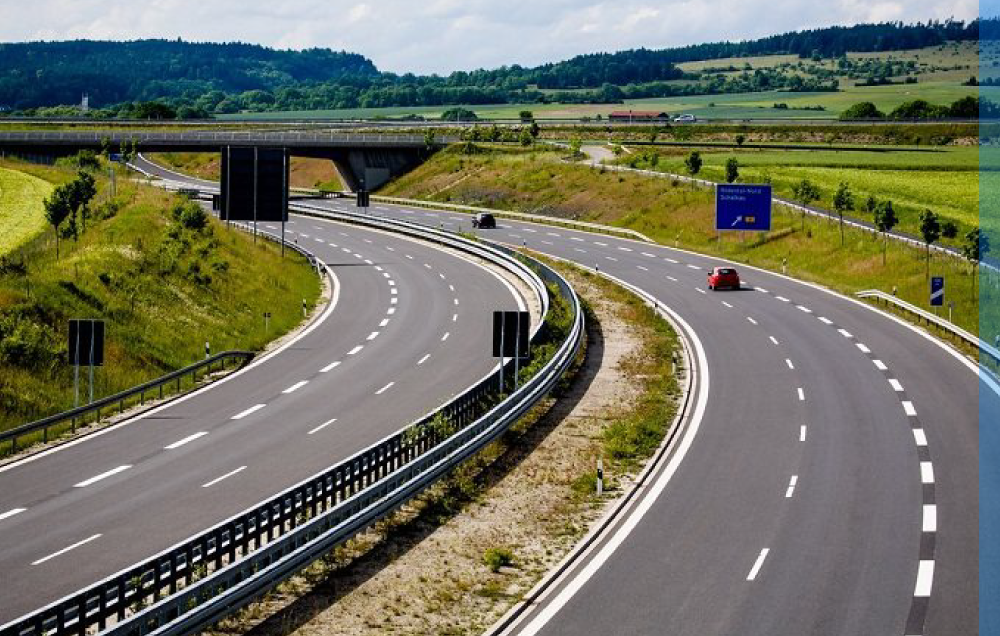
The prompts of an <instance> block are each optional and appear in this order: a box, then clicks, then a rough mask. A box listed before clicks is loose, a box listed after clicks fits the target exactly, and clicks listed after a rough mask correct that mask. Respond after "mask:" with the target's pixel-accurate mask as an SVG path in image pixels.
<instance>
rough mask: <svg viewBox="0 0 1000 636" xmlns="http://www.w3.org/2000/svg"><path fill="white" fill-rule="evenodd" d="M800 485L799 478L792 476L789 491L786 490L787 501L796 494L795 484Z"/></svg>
mask: <svg viewBox="0 0 1000 636" xmlns="http://www.w3.org/2000/svg"><path fill="white" fill-rule="evenodd" d="M797 483H799V476H798V475H792V478H791V479H789V480H788V489H787V490H785V499H791V498H792V495H794V494H795V484H797Z"/></svg>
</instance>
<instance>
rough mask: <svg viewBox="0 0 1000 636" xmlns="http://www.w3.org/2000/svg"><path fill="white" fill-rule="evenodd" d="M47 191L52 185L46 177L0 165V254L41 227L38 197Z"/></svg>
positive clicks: (50, 189) (43, 195) (42, 221)
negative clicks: (34, 175) (8, 168)
mask: <svg viewBox="0 0 1000 636" xmlns="http://www.w3.org/2000/svg"><path fill="white" fill-rule="evenodd" d="M51 191H52V185H51V184H50V183H48V182H47V181H44V180H42V179H39V178H37V177H32V176H31V175H28V174H25V173H23V172H15V171H13V170H6V169H0V256H2V255H4V254H8V253H10V252H12V251H13V250H14V249H16V248H18V247H20V246H21V245H23V244H24V243H26V242H27V241H28V240H30V239H31V238H32V237H33V236H36V235H38V234H40V233H41V232H42V231H43V230H44V229H45V210H44V209H43V208H42V201H43V200H44V199H45V197H47V196H48V195H49V193H50V192H51Z"/></svg>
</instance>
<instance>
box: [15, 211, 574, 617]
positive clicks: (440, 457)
mask: <svg viewBox="0 0 1000 636" xmlns="http://www.w3.org/2000/svg"><path fill="white" fill-rule="evenodd" d="M323 216H338V215H335V214H326V213H324V214H323ZM351 216H352V217H356V216H357V215H351ZM350 220H351V221H352V222H355V223H360V222H361V221H362V220H361V219H358V218H351V219H350ZM370 224H371V225H381V226H390V225H399V226H401V228H402V229H403V230H404V231H405V232H407V233H415V232H418V231H419V232H421V233H428V234H440V236H439V239H440V240H441V241H443V242H448V243H452V242H458V239H454V238H452V237H448V236H446V235H445V233H443V232H440V233H437V232H435V231H434V230H430V229H427V228H415V227H413V226H412V224H408V223H398V224H397V223H395V222H390V221H384V220H383V221H379V222H374V221H373V222H372V223H370ZM464 243H466V246H467V247H470V248H475V249H474V251H478V252H482V253H486V252H492V253H493V254H494V257H495V258H496V257H502V258H504V259H505V260H506V262H507V264H508V265H516V266H518V267H525V266H524V265H523V264H522V263H521V262H520V261H518V260H517V259H515V258H514V257H513V255H512V252H510V251H509V250H505V249H502V248H499V247H490V246H485V245H478V244H475V243H471V242H464ZM534 267H535V268H537V269H538V277H541V278H544V279H545V280H546V281H547V282H548V283H550V284H552V285H554V286H555V287H556V288H557V289H558V292H559V294H560V296H562V297H563V298H564V299H565V301H566V302H567V303H568V304H569V305H570V307H571V309H572V314H573V322H572V326H571V328H570V332H569V335H568V336H567V337H566V339H565V340H564V341H563V342H562V343H560V346H559V348H558V350H557V351H556V353H555V354H554V356H553V357H552V358H551V359H550V360H549V361H548V362H547V363H546V365H545V366H544V367H543V368H542V369H541V370H539V371H538V372H537V373H536V374H535V375H534V376H533V377H532V378H530V379H529V380H528V381H527V382H525V383H524V384H523V385H522V386H521V387H520V388H516V389H515V388H514V387H513V386H511V383H512V381H513V379H512V375H513V373H512V368H511V367H512V366H513V364H514V363H513V361H508V362H507V363H506V364H505V365H502V366H501V367H500V368H499V369H498V370H497V371H495V372H494V373H492V374H490V375H488V376H486V377H485V378H483V379H482V380H481V381H480V382H479V383H477V384H476V385H475V386H473V387H471V388H470V389H469V390H467V391H465V392H464V393H462V394H461V395H459V396H456V397H455V398H454V399H452V400H451V401H449V402H448V403H447V404H445V405H444V406H443V407H442V408H441V409H439V410H438V411H437V412H435V413H431V414H428V415H426V416H424V417H423V418H421V419H419V420H418V421H416V422H414V423H412V424H411V425H409V426H408V427H406V428H405V429H403V430H402V431H400V432H398V433H395V434H393V435H390V436H389V437H387V438H385V439H383V440H381V441H379V442H377V443H375V444H373V445H371V446H370V447H368V448H367V449H364V450H362V451H360V452H358V453H355V454H354V455H352V456H351V457H349V458H347V459H345V460H343V461H341V462H339V463H338V464H336V465H335V466H332V467H331V468H329V469H327V470H325V471H323V472H321V473H319V474H317V475H314V476H313V477H311V478H309V479H306V480H304V481H302V482H300V483H299V484H297V485H296V486H293V487H291V488H288V489H286V490H285V491H283V492H282V493H280V494H278V495H276V496H274V497H272V498H270V499H269V500H268V501H266V502H263V503H261V504H259V505H257V506H254V507H253V508H251V509H248V510H246V511H244V512H242V513H240V514H237V515H235V516H233V517H231V518H229V519H227V520H226V521H223V522H222V523H219V524H216V525H215V526H213V527H212V528H210V529H208V530H206V531H204V532H202V533H200V534H199V535H198V536H196V537H193V538H191V539H189V540H186V541H183V542H181V543H179V544H177V545H175V546H173V547H172V548H169V549H167V550H164V551H163V552H161V553H159V554H157V555H155V556H153V557H151V558H149V559H147V560H145V561H144V562H142V563H140V564H136V565H135V566H132V567H130V568H127V569H125V570H123V571H121V572H118V573H116V574H114V575H112V576H110V577H107V578H105V579H104V580H102V581H100V582H98V583H96V584H94V585H91V586H89V587H88V588H86V589H84V590H80V591H78V592H76V593H74V594H71V595H69V596H66V597H64V598H62V599H60V600H58V601H56V602H54V603H52V604H50V605H48V606H46V607H44V608H42V609H40V610H38V611H35V612H33V613H31V614H29V615H27V616H24V617H22V618H19V619H17V620H15V621H12V622H10V623H7V624H6V625H3V626H0V635H2V636H64V635H68V634H77V635H83V634H86V633H87V632H88V631H90V632H93V631H94V630H95V629H96V630H98V631H105V630H107V633H109V634H129V635H144V634H157V635H168V634H170V635H174V634H176V635H179V634H187V633H190V632H192V631H194V630H197V629H199V628H201V627H204V626H206V625H209V624H211V623H213V622H215V621H217V620H219V619H221V618H223V617H225V616H227V615H229V614H231V613H232V612H234V611H236V610H237V609H239V608H241V607H243V606H245V605H246V604H248V603H249V602H251V601H253V600H254V599H256V598H259V597H260V596H262V595H263V594H264V593H266V592H267V591H268V590H270V589H271V588H273V587H274V586H275V585H277V584H278V583H280V582H281V581H283V580H285V579H287V578H288V577H290V576H292V575H293V574H294V573H295V572H297V571H298V570H299V569H301V568H302V567H303V566H305V565H306V564H308V563H309V562H311V561H312V560H314V559H315V558H317V557H319V556H320V555H322V554H324V553H325V552H327V551H329V550H330V549H331V548H333V547H335V546H337V545H340V544H341V543H343V542H345V541H346V540H348V539H350V538H351V537H353V536H355V535H356V534H357V533H359V532H361V531H363V530H365V529H367V528H368V527H370V526H371V525H372V524H373V523H375V522H376V521H377V520H379V519H382V518H383V517H385V516H386V515H388V514H390V513H391V512H392V511H394V510H396V509H398V508H399V507H400V506H402V505H403V504H405V503H406V502H407V501H409V500H410V499H412V498H413V497H414V496H416V495H417V494H419V493H420V492H421V491H422V490H424V489H425V488H427V487H428V486H429V485H431V484H433V483H434V482H435V481H436V480H437V479H438V478H440V477H441V476H442V475H444V474H446V473H447V472H448V471H450V470H451V469H452V468H454V467H455V466H457V465H459V464H460V463H461V462H463V461H465V460H466V459H468V458H470V457H471V456H473V455H474V454H475V453H476V452H478V451H479V450H480V449H482V448H483V447H484V446H485V445H486V444H488V443H489V442H491V441H493V440H495V439H496V438H497V437H498V436H499V435H501V434H502V433H503V432H504V431H506V430H507V429H508V428H509V427H510V426H511V425H512V424H513V423H514V422H516V421H517V419H518V418H519V417H520V416H521V415H523V414H524V413H525V412H527V410H528V409H530V408H531V407H532V406H534V405H535V404H536V403H537V402H538V401H539V400H540V399H541V398H542V397H543V396H544V395H545V394H546V393H548V391H549V390H550V389H551V388H552V387H553V386H554V385H555V383H556V382H557V381H558V380H559V378H560V377H561V376H562V374H563V372H564V371H565V370H566V369H568V368H569V366H570V364H572V361H573V359H574V358H575V356H576V353H577V351H578V350H579V347H580V344H581V341H582V336H583V312H582V310H581V307H580V304H579V299H578V298H577V296H576V293H575V292H574V291H573V289H572V287H570V285H569V284H568V283H567V282H566V281H565V280H564V279H563V278H562V277H561V276H559V274H558V273H556V272H555V271H554V270H551V269H549V268H547V267H546V266H545V265H543V264H541V263H537V262H534ZM546 305H547V303H546ZM546 319H547V312H546ZM544 320H545V319H543V324H544ZM545 331H546V330H545V329H544V328H540V329H538V330H536V331H535V333H534V335H533V336H532V341H533V342H536V343H537V341H538V340H539V339H540V338H542V337H544V334H545ZM505 378H506V382H505V383H503V384H502V382H503V380H504V379H505ZM501 386H503V389H502V391H507V390H513V392H512V393H511V394H510V395H509V396H508V397H506V398H505V399H503V400H502V401H501V402H500V403H499V404H495V405H493V404H491V402H492V400H491V397H492V396H493V395H494V394H496V393H497V392H498V391H501V388H500V387H501ZM442 422H445V423H447V424H448V425H450V426H452V427H454V428H455V429H456V430H454V432H452V430H451V429H450V428H448V427H446V426H442V425H441V424H442ZM112 623H113V625H111V626H110V628H109V624H112Z"/></svg>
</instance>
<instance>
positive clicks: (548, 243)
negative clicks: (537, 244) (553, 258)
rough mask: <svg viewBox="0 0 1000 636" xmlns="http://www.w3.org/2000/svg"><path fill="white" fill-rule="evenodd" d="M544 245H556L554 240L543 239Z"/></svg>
mask: <svg viewBox="0 0 1000 636" xmlns="http://www.w3.org/2000/svg"><path fill="white" fill-rule="evenodd" d="M542 245H555V243H553V242H552V241H542Z"/></svg>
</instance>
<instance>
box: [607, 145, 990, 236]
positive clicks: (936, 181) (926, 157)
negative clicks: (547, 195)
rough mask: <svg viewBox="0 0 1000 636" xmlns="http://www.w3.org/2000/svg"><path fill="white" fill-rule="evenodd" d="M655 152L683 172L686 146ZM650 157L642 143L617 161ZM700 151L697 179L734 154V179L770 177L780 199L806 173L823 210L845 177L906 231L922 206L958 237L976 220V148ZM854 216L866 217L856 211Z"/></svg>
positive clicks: (915, 228) (662, 163) (719, 174)
mask: <svg viewBox="0 0 1000 636" xmlns="http://www.w3.org/2000/svg"><path fill="white" fill-rule="evenodd" d="M658 154H659V158H658V159H657V165H656V167H655V169H657V170H661V171H665V172H672V173H675V174H686V170H685V168H684V159H685V157H686V156H687V150H680V149H678V150H675V151H671V152H660V153H658ZM644 157H648V158H646V159H644ZM651 158H652V157H651V151H648V150H644V149H643V150H638V151H636V154H633V155H631V156H626V157H624V158H623V159H622V161H623V162H624V163H629V164H632V165H634V167H640V168H646V169H652V168H653V166H651V165H650V160H649V159H651ZM702 158H703V159H704V166H703V167H702V171H701V174H700V175H699V176H700V177H702V178H705V179H710V180H713V181H724V180H725V164H726V161H727V160H728V159H730V158H736V160H737V161H739V164H740V181H742V182H745V183H761V182H766V181H770V182H771V183H772V185H773V186H774V189H775V193H776V194H778V195H780V196H782V197H786V198H794V196H793V193H792V188H793V186H794V185H795V184H797V183H798V182H799V181H800V180H802V179H809V180H810V181H812V182H813V183H815V184H816V185H817V186H819V189H820V192H821V194H822V199H821V200H820V201H819V202H817V204H816V205H817V206H819V207H823V208H827V209H832V208H833V202H832V200H833V195H834V193H835V192H836V190H837V187H838V185H839V184H840V183H841V182H846V183H847V184H848V185H850V187H851V190H852V191H853V192H854V195H855V199H856V201H855V204H856V207H858V208H861V207H862V206H863V204H864V201H865V199H867V198H868V196H869V195H872V196H875V197H876V198H880V199H891V200H892V201H893V204H894V207H895V208H896V210H897V212H898V213H899V216H900V229H901V230H904V231H907V232H910V233H913V234H918V233H919V220H918V218H919V214H920V212H921V211H923V210H924V209H931V210H933V211H934V212H936V213H937V214H939V215H941V216H942V217H947V218H950V219H953V220H954V221H956V222H957V223H958V224H959V226H960V234H959V239H958V240H959V241H960V240H961V237H962V236H963V235H964V234H965V232H966V231H968V230H969V229H971V228H973V227H975V226H977V225H979V152H978V148H967V147H947V148H940V149H937V150H935V151H934V152H915V151H911V152H907V151H906V150H899V151H892V152H853V151H852V152H837V151H802V152H788V151H756V150H728V151H726V152H704V151H703V152H702ZM853 215H854V216H859V217H862V218H866V217H868V215H867V214H865V213H863V212H862V211H860V210H856V211H855V212H854V213H853ZM867 220H869V221H870V220H871V219H870V218H868V219H867Z"/></svg>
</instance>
